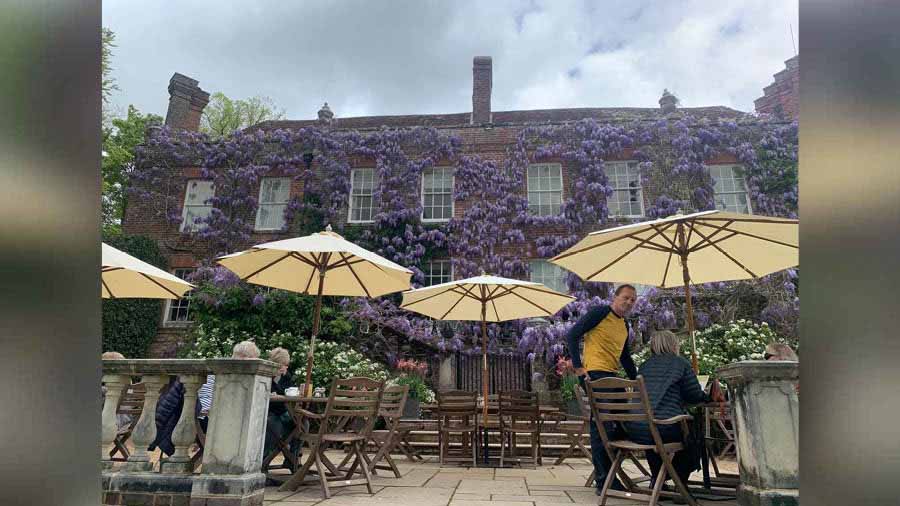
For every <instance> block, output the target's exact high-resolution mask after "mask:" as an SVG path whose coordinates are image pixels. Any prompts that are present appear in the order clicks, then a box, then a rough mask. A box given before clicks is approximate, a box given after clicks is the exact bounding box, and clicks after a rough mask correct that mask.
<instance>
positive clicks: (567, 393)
mask: <svg viewBox="0 0 900 506" xmlns="http://www.w3.org/2000/svg"><path fill="white" fill-rule="evenodd" d="M556 375H557V376H559V396H560V399H561V400H562V402H563V403H565V406H566V412H567V413H569V414H572V415H580V414H581V405H580V400H579V399H578V396H577V393H576V392H577V390H576V388H575V387H576V385H578V376H575V369H574V368H573V367H572V361H571V360H570V359H566V358H562V357H560V358H559V359H557V361H556Z"/></svg>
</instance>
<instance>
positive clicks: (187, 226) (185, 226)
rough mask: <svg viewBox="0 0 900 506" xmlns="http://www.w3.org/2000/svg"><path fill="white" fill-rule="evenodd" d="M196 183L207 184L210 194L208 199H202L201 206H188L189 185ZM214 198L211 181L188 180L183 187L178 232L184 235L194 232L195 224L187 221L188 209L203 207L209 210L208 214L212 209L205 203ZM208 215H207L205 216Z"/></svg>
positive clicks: (214, 193) (214, 189)
mask: <svg viewBox="0 0 900 506" xmlns="http://www.w3.org/2000/svg"><path fill="white" fill-rule="evenodd" d="M198 182H204V183H209V187H210V190H211V193H210V195H209V197H207V198H206V199H204V201H203V202H204V203H203V204H188V196H189V195H190V191H191V183H198ZM215 196H216V187H215V185H214V184H213V181H212V180H211V179H200V178H192V179H188V180H187V184H186V185H185V186H184V200H183V201H182V205H181V225H180V226H179V227H178V231H179V232H181V233H184V234H189V233H192V232H195V231H196V230H195V229H194V225H195V223H193V222H192V221H191V222H189V221H188V209H193V208H198V207H204V208H209V210H210V212H212V207H213V206H212V204H206V201H207V200H209V199H211V198H213V197H215ZM208 215H209V214H207V216H208Z"/></svg>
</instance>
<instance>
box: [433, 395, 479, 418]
mask: <svg viewBox="0 0 900 506" xmlns="http://www.w3.org/2000/svg"><path fill="white" fill-rule="evenodd" d="M437 401H438V419H439V420H440V421H441V423H442V424H449V423H453V422H462V423H468V422H469V419H470V418H471V419H473V420H474V418H475V417H476V416H477V415H478V399H477V397H476V394H475V392H466V391H463V390H449V391H446V392H438V394H437Z"/></svg>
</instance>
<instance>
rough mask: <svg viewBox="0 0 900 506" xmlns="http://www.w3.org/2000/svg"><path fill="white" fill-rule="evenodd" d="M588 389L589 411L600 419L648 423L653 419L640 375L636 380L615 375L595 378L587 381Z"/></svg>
mask: <svg viewBox="0 0 900 506" xmlns="http://www.w3.org/2000/svg"><path fill="white" fill-rule="evenodd" d="M626 389H628V390H626ZM588 390H589V395H590V398H591V411H592V413H593V415H594V417H595V418H599V419H600V420H601V421H606V422H648V423H649V422H651V421H652V420H653V411H652V409H651V408H650V400H649V398H648V397H647V391H646V389H645V388H644V378H643V377H642V376H639V377H638V379H636V380H628V379H623V378H615V377H610V378H600V379H596V380H593V381H589V382H588ZM629 400H631V401H635V400H636V401H637V402H628V401H629Z"/></svg>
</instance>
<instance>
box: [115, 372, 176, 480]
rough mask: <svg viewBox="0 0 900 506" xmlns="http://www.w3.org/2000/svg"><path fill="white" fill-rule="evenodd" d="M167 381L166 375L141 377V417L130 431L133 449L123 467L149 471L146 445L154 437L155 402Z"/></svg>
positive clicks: (149, 464) (132, 470)
mask: <svg viewBox="0 0 900 506" xmlns="http://www.w3.org/2000/svg"><path fill="white" fill-rule="evenodd" d="M168 381H169V377H168V376H164V375H156V374H147V375H144V376H143V377H142V378H141V382H143V383H144V385H145V386H146V388H147V393H146V394H144V407H143V409H142V410H141V417H140V419H138V422H137V425H135V426H134V431H132V432H131V441H132V442H133V443H134V451H133V452H132V453H131V456H130V457H128V462H127V463H126V464H125V469H126V470H127V471H130V472H141V471H151V470H152V469H153V465H152V464H151V463H150V454H149V452H147V447H148V446H150V443H152V442H153V440H154V439H155V438H156V403H157V401H159V391H160V390H161V389H162V387H163V386H164V385H165V384H166V383H167V382H168Z"/></svg>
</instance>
